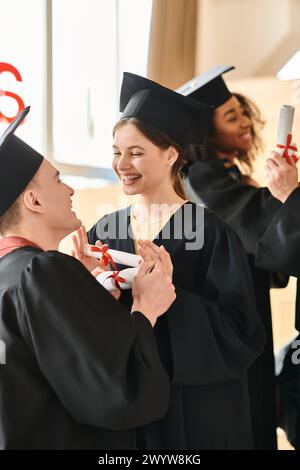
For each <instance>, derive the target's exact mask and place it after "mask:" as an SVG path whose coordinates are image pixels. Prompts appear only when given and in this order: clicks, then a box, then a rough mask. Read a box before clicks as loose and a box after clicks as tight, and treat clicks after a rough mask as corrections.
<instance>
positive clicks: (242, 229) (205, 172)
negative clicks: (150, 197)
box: [186, 161, 281, 255]
mask: <svg viewBox="0 0 300 470" xmlns="http://www.w3.org/2000/svg"><path fill="white" fill-rule="evenodd" d="M186 187H187V193H188V194H189V195H190V197H191V198H192V200H194V201H195V202H200V201H201V202H203V203H204V204H205V205H206V206H207V207H208V208H209V209H210V210H213V211H214V212H216V213H217V214H218V215H219V216H220V217H222V218H223V220H224V221H225V222H226V223H227V224H228V225H229V226H230V227H231V228H232V229H233V230H234V231H235V232H236V233H237V234H238V235H239V237H240V239H241V240H242V242H243V245H244V247H245V249H246V251H247V253H249V254H252V255H254V254H255V250H256V243H257V241H258V239H259V238H260V237H261V236H262V235H263V233H264V232H265V230H266V229H267V227H268V225H269V224H270V222H271V220H272V218H273V217H274V215H275V214H276V212H277V211H278V209H279V208H280V207H281V203H280V202H279V201H278V200H277V199H275V198H274V197H273V196H272V195H271V193H270V191H269V190H268V188H255V187H254V186H249V185H246V184H243V183H242V182H240V181H238V180H236V179H234V178H233V177H232V176H230V174H229V173H228V172H227V171H226V170H225V169H224V168H223V167H220V163H219V162H209V161H199V162H195V163H194V164H193V165H192V166H191V167H190V168H189V172H188V175H187V178H186Z"/></svg>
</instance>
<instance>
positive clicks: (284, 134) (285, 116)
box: [276, 104, 298, 161]
mask: <svg viewBox="0 0 300 470" xmlns="http://www.w3.org/2000/svg"><path fill="white" fill-rule="evenodd" d="M294 112H295V108H294V106H290V105H288V104H284V105H283V106H281V108H280V113H279V123H278V132H277V149H276V151H277V152H278V153H279V154H280V155H281V156H282V157H283V158H285V159H286V160H287V161H289V158H293V159H294V160H295V161H297V160H298V158H297V155H296V154H297V146H296V144H295V143H294V142H292V128H293V120H294Z"/></svg>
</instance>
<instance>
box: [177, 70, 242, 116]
mask: <svg viewBox="0 0 300 470" xmlns="http://www.w3.org/2000/svg"><path fill="white" fill-rule="evenodd" d="M234 68H235V67H233V66H232V65H217V66H216V67H213V68H211V69H209V70H208V71H207V72H204V73H202V74H201V75H198V77H195V78H192V80H190V81H189V82H187V83H185V84H184V85H182V86H181V87H180V88H178V89H177V90H176V91H177V92H178V93H181V94H182V95H184V96H189V97H190V98H193V99H194V100H197V101H201V103H206V104H207V105H209V106H213V107H214V108H217V107H218V106H221V105H222V104H223V103H225V101H227V100H229V98H230V97H231V96H232V94H231V93H230V91H229V90H228V88H227V86H226V83H225V82H224V80H223V78H222V74H223V73H226V72H229V70H232V69H234Z"/></svg>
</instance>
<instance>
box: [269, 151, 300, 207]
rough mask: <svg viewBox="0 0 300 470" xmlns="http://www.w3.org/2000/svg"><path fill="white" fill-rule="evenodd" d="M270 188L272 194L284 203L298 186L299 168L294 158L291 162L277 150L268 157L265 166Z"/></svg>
mask: <svg viewBox="0 0 300 470" xmlns="http://www.w3.org/2000/svg"><path fill="white" fill-rule="evenodd" d="M265 170H266V173H267V181H268V188H269V190H270V192H271V193H272V195H273V196H274V197H275V198H276V199H278V200H279V201H281V202H282V203H283V202H285V201H286V200H287V198H288V197H289V196H290V194H291V193H292V192H293V191H294V190H295V189H296V188H298V185H299V183H298V168H297V166H296V163H295V162H294V159H293V158H290V159H289V163H288V162H287V161H286V160H285V159H284V158H282V156H281V155H279V154H278V153H276V152H272V157H271V158H268V159H267V164H266V166H265Z"/></svg>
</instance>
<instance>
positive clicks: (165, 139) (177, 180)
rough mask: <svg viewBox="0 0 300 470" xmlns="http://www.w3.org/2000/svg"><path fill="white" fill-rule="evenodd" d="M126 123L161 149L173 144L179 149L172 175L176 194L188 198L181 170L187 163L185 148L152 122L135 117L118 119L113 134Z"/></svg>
mask: <svg viewBox="0 0 300 470" xmlns="http://www.w3.org/2000/svg"><path fill="white" fill-rule="evenodd" d="M124 124H133V125H134V126H135V127H136V128H137V129H138V130H139V131H140V132H141V134H143V135H144V136H145V137H146V138H147V139H148V140H150V141H151V142H152V143H153V144H154V145H156V146H157V147H159V148H160V149H163V150H166V149H167V148H169V147H170V146H172V147H174V148H175V149H176V150H177V152H178V158H177V160H176V162H174V165H172V168H171V177H172V181H173V187H174V190H175V192H176V194H178V196H179V197H181V198H182V199H186V194H185V191H184V188H183V174H182V171H181V170H182V167H183V165H184V163H185V159H184V151H183V149H182V148H181V147H180V146H179V145H178V144H177V143H176V142H174V141H173V140H172V139H171V138H170V137H169V136H168V135H166V134H164V133H163V132H161V131H160V130H158V129H156V128H155V127H153V126H152V125H151V124H148V123H147V122H144V121H140V120H139V119H137V118H135V117H129V118H125V119H120V121H118V122H117V123H116V124H115V126H114V128H113V136H114V135H115V133H116V131H117V129H118V128H119V127H121V126H123V125H124Z"/></svg>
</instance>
